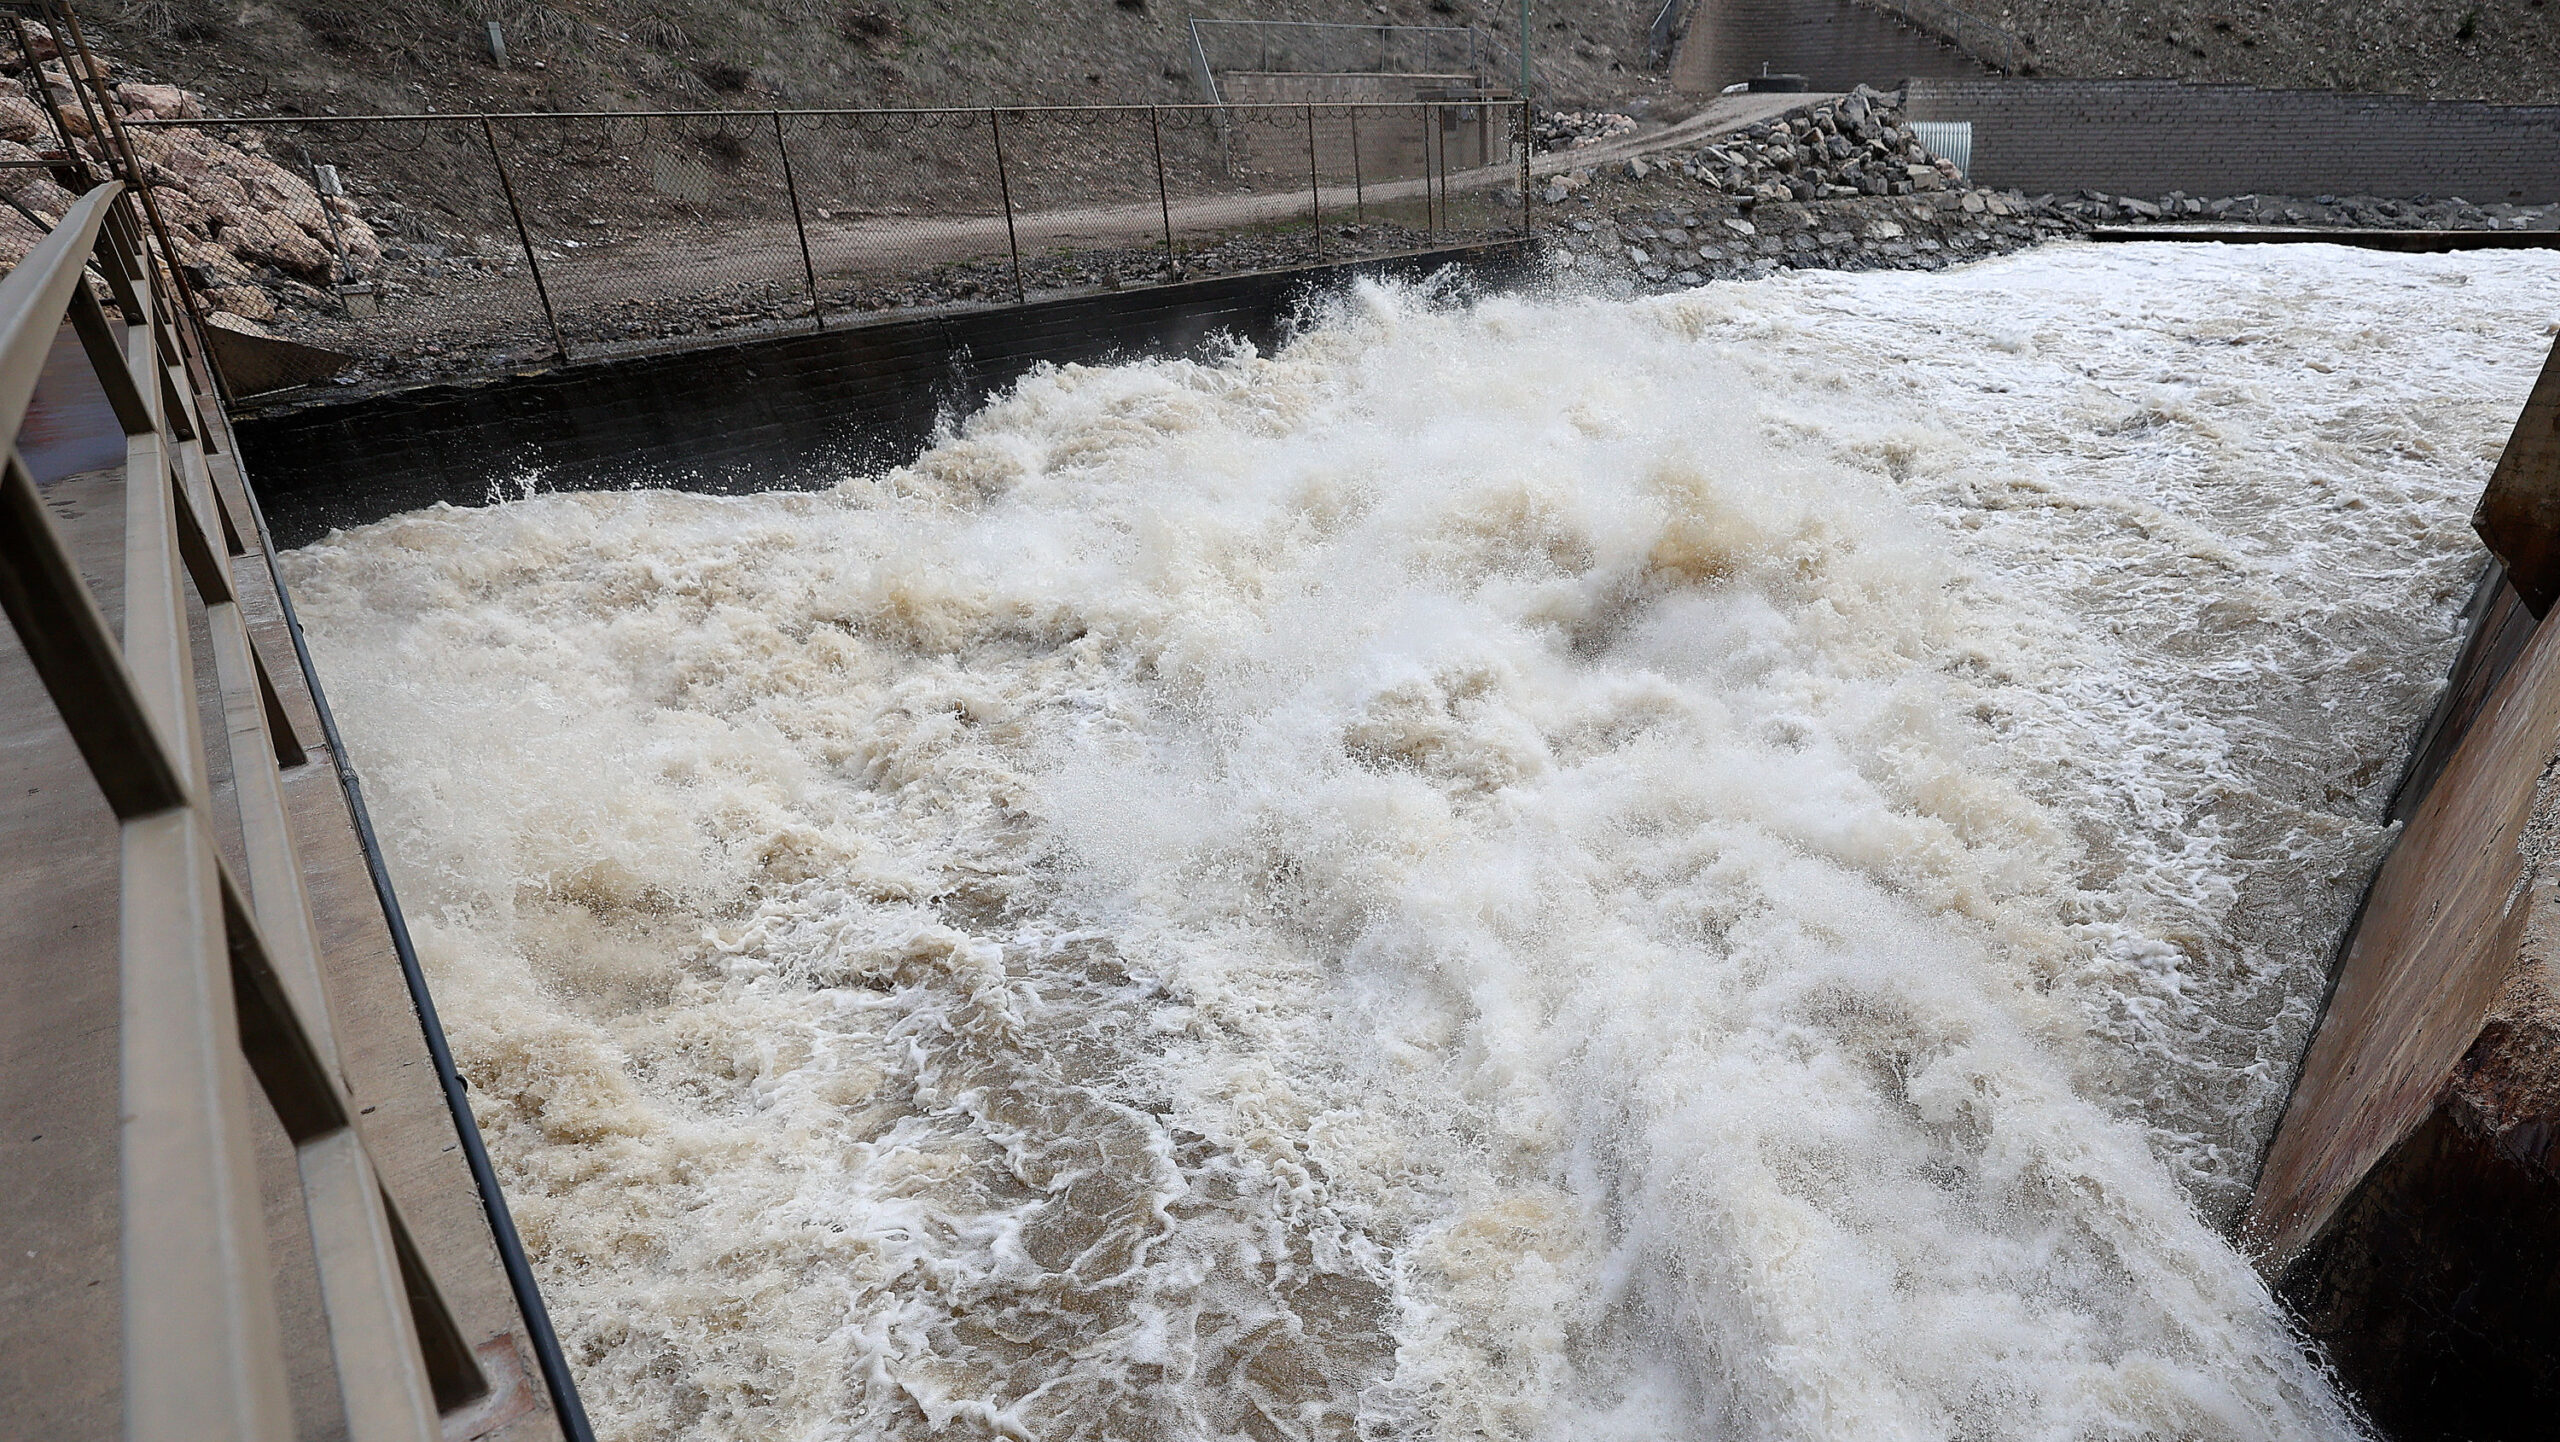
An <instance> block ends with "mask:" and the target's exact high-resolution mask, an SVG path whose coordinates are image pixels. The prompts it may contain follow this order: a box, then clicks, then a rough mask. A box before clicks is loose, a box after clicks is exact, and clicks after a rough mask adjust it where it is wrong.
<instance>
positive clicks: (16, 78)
mask: <svg viewBox="0 0 2560 1442" xmlns="http://www.w3.org/2000/svg"><path fill="white" fill-rule="evenodd" d="M26 29H27V33H28V39H29V42H30V49H31V50H32V52H33V54H34V56H35V58H36V60H37V71H38V74H37V76H36V77H35V85H34V86H30V84H29V83H28V82H29V77H28V75H27V73H26V63H25V61H24V60H23V59H22V58H20V57H19V56H18V55H17V53H16V51H15V49H14V48H11V50H10V52H9V55H8V57H7V59H6V60H4V61H0V75H6V76H7V77H8V83H7V84H6V85H5V86H0V199H5V200H6V201H7V202H8V205H7V208H6V210H0V266H6V265H15V264H17V262H18V261H19V260H20V259H21V258H23V257H24V256H25V255H26V253H27V252H28V250H30V249H32V248H33V247H34V246H35V244H36V242H37V241H38V240H40V239H41V238H42V237H43V235H44V233H45V231H46V230H48V229H50V228H51V227H52V226H53V225H54V224H55V223H56V222H58V221H59V220H60V219H61V218H62V213H63V211H64V210H66V209H68V208H69V206H70V204H71V201H72V195H71V192H70V191H69V190H68V189H66V188H64V186H63V184H62V178H63V177H62V176H60V175H57V174H56V173H55V172H54V171H53V170H51V169H48V168H46V167H45V165H44V164H43V163H42V162H45V161H48V160H57V161H58V160H62V159H65V158H66V157H64V156H63V155H62V152H61V148H60V147H61V144H62V140H61V135H62V133H63V132H68V133H69V135H70V136H71V139H72V143H73V144H74V145H75V146H78V147H80V148H81V150H82V151H83V152H84V153H86V154H87V155H88V156H89V157H90V158H91V159H92V160H93V161H97V160H100V159H102V158H103V156H104V155H105V153H106V152H105V148H104V145H103V143H102V141H101V138H100V137H98V136H97V135H95V134H94V133H93V132H94V131H95V129H96V128H97V126H98V124H100V123H102V122H103V119H104V112H107V111H112V112H113V113H114V115H115V116H117V117H118V118H121V119H124V120H155V121H156V120H198V119H202V118H203V116H204V108H203V104H202V102H201V101H200V100H198V99H197V97H195V96H194V95H192V94H189V93H188V92H187V91H184V90H181V89H180V88H178V87H177V86H174V85H152V84H146V83H142V82H138V81H125V82H122V83H118V82H117V81H116V80H115V78H114V72H115V64H114V62H113V61H111V60H108V59H106V58H104V57H100V58H99V59H98V61H97V62H96V63H97V65H98V69H99V72H100V73H99V74H97V75H96V76H88V75H85V74H84V75H80V76H78V77H77V78H76V79H75V76H74V72H73V70H72V68H71V67H72V66H74V65H78V64H80V63H81V61H80V59H79V57H78V56H77V55H76V54H75V55H72V56H68V57H66V56H65V55H63V54H62V52H61V47H60V46H59V45H57V44H56V43H55V41H54V38H53V36H52V35H51V34H50V33H49V32H48V31H46V30H45V28H44V27H43V26H41V25H37V24H33V23H29V24H28V25H27V27H26ZM37 87H41V89H42V90H43V92H44V94H45V97H46V100H47V102H48V106H47V107H39V106H38V104H37V103H36V102H35V101H34V100H32V99H30V98H29V95H30V92H31V91H32V90H33V89H34V88H37ZM84 90H85V91H86V99H87V104H86V105H84V104H83V103H82V99H83V96H82V92H83V91H84ZM48 108H49V109H50V111H51V112H52V113H50V114H48V113H47V109H48ZM93 115H94V116H95V117H96V118H94V119H93ZM57 126H59V127H60V128H59V129H57ZM125 135H126V138H127V139H128V140H129V141H130V142H131V143H132V146H133V150H134V154H135V157H136V159H137V160H139V161H140V162H141V165H142V169H143V173H144V176H145V177H146V179H147V180H148V181H149V182H150V184H151V187H152V199H153V201H154V202H155V204H156V205H157V206H158V209H159V213H160V217H161V219H162V220H163V221H164V222H165V223H166V224H167V225H168V226H169V229H170V238H171V240H172V241H173V242H174V243H175V245H176V248H177V250H178V252H179V259H180V260H181V261H182V262H183V263H184V265H185V267H186V270H187V278H188V280H189V282H190V283H192V284H193V285H194V286H195V287H196V288H197V289H198V290H200V291H201V292H202V293H203V294H204V296H205V298H206V300H207V301H208V302H209V303H210V304H211V306H212V308H213V309H214V310H215V311H217V312H220V313H223V314H225V315H228V316H230V317H231V318H233V320H234V321H236V322H241V323H244V325H243V328H247V329H255V328H256V326H255V325H254V323H255V322H260V321H266V320H270V319H272V318H274V317H275V315H276V311H277V307H278V306H279V305H288V306H298V307H301V308H304V309H318V308H320V307H321V306H323V305H324V304H329V303H330V301H329V297H328V294H327V288H328V287H330V286H332V285H336V284H342V283H345V282H348V281H354V280H360V279H363V278H364V277H366V276H368V275H370V274H371V273H372V271H373V269H374V267H375V266H377V265H378V264H380V262H381V260H382V245H381V242H380V240H379V238H378V237H376V235H375V234H374V230H373V227H371V226H370V225H368V224H366V223H365V221H364V220H363V218H362V217H361V216H360V215H359V214H358V212H357V209H356V206H355V204H354V203H353V202H352V201H349V200H347V199H346V198H345V197H343V196H334V195H332V196H324V195H321V194H320V193H319V191H318V189H317V188H316V187H315V186H314V184H313V181H312V178H311V177H309V176H306V175H304V174H302V173H300V172H299V171H297V170H296V169H294V168H292V167H289V166H286V165H284V164H281V163H279V162H278V161H276V160H275V159H274V158H272V157H270V156H268V155H267V154H265V153H264V150H265V143H264V141H263V140H262V139H261V138H260V137H259V136H258V135H257V134H256V133H255V132H250V131H243V132H240V133H238V134H236V135H234V136H232V137H230V138H223V137H218V136H215V135H212V134H209V133H207V132H205V131H201V130H194V129H189V128H185V127H167V128H163V127H159V126H127V127H125Z"/></svg>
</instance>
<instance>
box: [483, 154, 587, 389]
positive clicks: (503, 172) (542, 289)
mask: <svg viewBox="0 0 2560 1442" xmlns="http://www.w3.org/2000/svg"><path fill="white" fill-rule="evenodd" d="M480 138H481V139H482V140H485V141H487V142H488V143H489V163H490V164H491V165H494V166H496V167H497V169H498V189H499V190H501V191H503V192H504V193H505V194H506V197H507V215H508V217H509V218H511V219H513V220H514V221H515V223H516V243H517V244H518V245H521V246H523V247H524V264H525V269H527V270H530V271H532V272H533V293H534V295H535V296H536V297H537V298H539V299H540V300H541V302H542V318H543V319H544V320H545V321H548V322H549V323H550V325H551V345H552V349H554V350H556V351H558V352H559V355H560V359H562V360H567V359H568V358H569V342H568V341H567V339H565V338H564V337H563V336H562V335H561V334H560V314H559V312H557V311H555V310H553V309H552V308H551V288H550V287H549V286H547V285H544V284H543V283H542V262H541V261H539V260H537V259H535V258H534V254H533V233H532V232H531V231H528V230H526V229H525V228H524V208H523V207H522V206H520V205H518V204H516V183H515V181H514V180H513V179H511V178H510V177H509V176H508V175H507V158H506V157H505V156H504V155H501V154H499V153H498V128H497V127H496V126H494V125H492V124H490V123H489V117H488V116H486V115H483V116H481V117H480Z"/></svg>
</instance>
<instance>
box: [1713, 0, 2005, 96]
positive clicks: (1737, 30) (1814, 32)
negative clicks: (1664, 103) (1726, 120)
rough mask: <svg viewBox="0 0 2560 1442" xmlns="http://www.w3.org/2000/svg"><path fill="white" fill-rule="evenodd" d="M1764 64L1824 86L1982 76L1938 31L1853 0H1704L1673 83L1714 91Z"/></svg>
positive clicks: (1830, 88) (1817, 86) (1816, 87)
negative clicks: (1933, 33)
mask: <svg viewBox="0 0 2560 1442" xmlns="http://www.w3.org/2000/svg"><path fill="white" fill-rule="evenodd" d="M1764 64H1765V65H1767V66H1768V67H1769V68H1770V69H1772V70H1774V71H1777V72H1778V73H1780V74H1793V75H1802V76H1803V77H1805V81H1806V84H1807V85H1808V87H1809V88H1811V89H1813V90H1817V91H1839V90H1847V89H1850V88H1851V87H1853V86H1856V85H1859V84H1867V85H1873V86H1875V87H1877V88H1878V89H1885V90H1889V89H1892V88H1893V87H1894V86H1896V85H1899V84H1901V83H1902V82H1903V81H1905V80H1908V79H1910V78H1912V77H1914V76H1922V75H1932V76H1967V75H1980V74H1982V73H1983V69H1982V67H1981V66H1980V65H1977V64H1975V63H1974V62H1973V61H1972V60H1971V59H1970V58H1968V57H1966V56H1965V55H1963V54H1962V53H1960V52H1958V51H1956V50H1955V49H1953V48H1952V47H1950V46H1948V45H1946V44H1944V43H1942V42H1941V41H1939V40H1938V39H1937V38H1936V37H1935V36H1931V35H1925V34H1922V33H1921V32H1920V31H1918V30H1915V29H1913V28H1912V27H1911V26H1908V25H1905V24H1903V23H1902V22H1901V21H1899V20H1896V19H1894V18H1893V17H1891V16H1889V15H1886V14H1883V13H1882V12H1880V11H1877V10H1873V9H1870V8H1869V7H1867V6H1864V5H1857V4H1852V3H1850V0H1701V3H1700V4H1699V5H1698V8H1697V13H1696V14H1694V15H1693V16H1691V17H1690V20H1689V31H1688V34H1687V35H1686V36H1685V37H1684V38H1683V39H1682V40H1681V42H1680V51H1679V54H1678V55H1676V56H1675V57H1673V59H1672V62H1671V88H1672V89H1674V90H1677V91H1679V92H1681V93H1682V94H1684V95H1713V94H1715V93H1716V92H1717V91H1719V90H1721V89H1723V88H1724V87H1725V86H1727V85H1731V84H1733V83H1734V82H1735V81H1737V80H1748V79H1750V78H1751V77H1752V76H1754V75H1757V74H1759V73H1760V67H1761V66H1762V65H1764Z"/></svg>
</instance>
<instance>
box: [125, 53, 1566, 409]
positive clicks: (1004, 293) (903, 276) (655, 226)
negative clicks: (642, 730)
mask: <svg viewBox="0 0 2560 1442" xmlns="http://www.w3.org/2000/svg"><path fill="white" fill-rule="evenodd" d="M1526 120H1527V117H1526V115H1525V113H1524V107H1522V106H1521V105H1520V104H1519V103H1517V102H1514V101H1509V100H1502V101H1488V100H1453V101H1427V102H1410V101H1408V102H1365V103H1363V102H1344V103H1321V104H1288V105H1282V104H1264V105H1243V104H1228V105H1220V106H1207V105H1200V106H1117V107H1081V108H1044V107H1025V108H996V109H973V110H902V111H890V110H860V111H857V110H827V111H754V112H748V111H715V112H693V113H650V114H586V115H504V116H402V117H291V118H283V117H279V118H262V119H259V120H255V121H249V120H208V121H198V122H185V123H176V122H173V123H165V124H137V125H136V126H135V127H133V128H134V130H135V132H136V133H137V134H138V135H141V136H143V137H144V139H143V140H142V141H141V142H140V143H141V148H142V149H143V151H144V152H145V154H144V159H145V160H146V161H147V162H148V164H147V165H146V167H145V168H146V171H147V173H148V175H149V178H150V181H151V183H152V188H153V191H154V193H155V194H156V195H157V196H158V197H159V198H160V199H161V200H162V202H163V205H164V209H166V210H167V211H168V212H169V213H170V214H172V215H173V216H174V217H175V218H176V223H177V225H178V227H179V229H180V230H181V231H182V232H183V233H184V236H185V238H184V239H182V240H181V241H180V249H181V251H182V253H184V254H185V258H186V259H187V260H188V261H189V263H190V271H191V278H192V279H193V280H194V281H195V282H196V288H197V290H198V291H199V292H200V293H201V294H203V295H204V296H205V298H206V304H207V306H208V307H209V308H211V309H214V310H219V311H226V312H228V313H229V314H231V315H233V316H236V317H238V318H239V320H240V321H241V322H243V323H245V324H247V325H248V326H250V327H253V328H256V329H263V330H265V331H266V332H268V333H269V334H270V335H272V336H275V337H279V338H282V339H287V340H292V341H297V342H301V343H304V344H307V345H312V346H319V347H324V348H326V349H328V350H330V351H334V352H337V353H339V354H342V355H344V356H347V357H351V358H352V361H353V364H352V365H351V366H350V367H349V369H348V370H347V371H346V372H344V378H350V379H354V378H362V377H363V376H364V375H365V374H366V373H367V372H370V373H372V374H374V375H377V376H381V377H386V378H388V377H403V378H408V377H415V376H418V375H420V374H422V373H424V374H434V373H439V372H457V373H459V372H474V371H478V372H485V371H489V370H493V369H501V368H504V367H506V366H509V365H517V364H523V363H527V362H534V361H541V360H545V359H549V358H553V357H559V356H566V357H571V358H587V357H593V356H599V355H609V354H615V353H620V352H626V351H630V350H635V349H647V348H653V347H660V346H665V345H669V344H676V343H683V342H686V341H689V340H695V339H699V338H703V337H707V336H713V335H751V334H755V333H759V332H774V331H783V330H791V329H810V328H823V327H827V326H833V325H841V324H846V323H849V322H851V321H852V320H853V319H855V318H856V317H859V316H861V315H863V314H865V313H870V312H881V311H892V310H901V309H909V308H920V307H932V306H943V305H960V304H991V303H992V304H1009V303H1016V302H1022V301H1028V300H1037V299H1040V298H1043V297H1047V296H1057V295H1065V294H1073V293H1077V292H1080V291H1089V290H1099V289H1119V288H1124V287H1128V286H1133V285H1148V284H1159V283H1164V282H1168V281H1172V280H1176V279H1183V278H1190V277H1196V276H1200V275H1204V274H1222V273H1234V272H1241V271H1253V270H1269V269H1275V268H1281V267H1287V266H1295V265H1303V264H1309V263H1315V262H1322V261H1334V260H1348V259H1354V258H1358V257H1363V256H1380V255H1391V254H1397V253H1403V252H1410V251H1415V250H1422V249H1429V248H1435V247H1443V246H1453V245H1464V244H1470V243H1480V242H1490V241H1496V240H1501V239H1506V238H1516V237H1519V236H1522V235H1524V234H1525V233H1526V231H1527V228H1528V225H1529V216H1530V208H1529V205H1528V201H1527V194H1526V184H1525V182H1526V179H1527V173H1528V171H1527V145H1526V134H1527V130H1526ZM315 201H316V204H315V203H314V202H315ZM262 208H265V209H267V210H274V209H277V208H281V209H282V210H283V211H285V212H287V213H289V214H299V213H300V211H302V210H309V211H310V212H311V214H310V215H306V216H303V217H302V218H303V219H304V220H305V221H306V222H310V223H308V224H305V225H303V226H302V227H301V228H300V229H299V230H298V231H296V232H294V233H292V234H290V235H283V234H280V235H277V236H273V237H266V239H265V240H264V241H261V237H262V236H265V232H264V231H263V230H261V226H262V225H264V224H265V222H263V221H262V220H261V219H260V218H259V213H260V211H261V209H262ZM315 217H316V219H315ZM251 242H258V243H251ZM218 323H222V324H230V323H231V322H229V321H219V322H218Z"/></svg>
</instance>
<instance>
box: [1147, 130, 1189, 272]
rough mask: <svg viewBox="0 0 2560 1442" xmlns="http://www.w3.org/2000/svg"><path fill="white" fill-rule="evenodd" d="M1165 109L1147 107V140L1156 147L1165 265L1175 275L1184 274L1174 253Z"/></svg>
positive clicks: (1157, 193) (1179, 258) (1158, 205)
mask: <svg viewBox="0 0 2560 1442" xmlns="http://www.w3.org/2000/svg"><path fill="white" fill-rule="evenodd" d="M1163 110H1164V107H1162V106H1159V105H1150V106H1148V107H1147V138H1148V139H1150V140H1152V141H1154V142H1155V147H1156V208H1157V209H1158V210H1159V211H1161V212H1162V213H1163V215H1164V263H1165V265H1166V267H1167V268H1168V269H1170V270H1171V271H1172V272H1173V273H1174V274H1175V275H1177V276H1178V275H1180V274H1182V257H1180V256H1178V255H1175V254H1174V253H1173V193H1172V192H1171V191H1170V190H1168V189H1166V188H1165V180H1164V115H1163Z"/></svg>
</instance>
